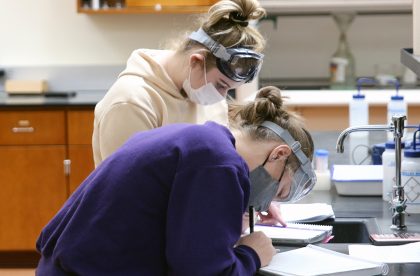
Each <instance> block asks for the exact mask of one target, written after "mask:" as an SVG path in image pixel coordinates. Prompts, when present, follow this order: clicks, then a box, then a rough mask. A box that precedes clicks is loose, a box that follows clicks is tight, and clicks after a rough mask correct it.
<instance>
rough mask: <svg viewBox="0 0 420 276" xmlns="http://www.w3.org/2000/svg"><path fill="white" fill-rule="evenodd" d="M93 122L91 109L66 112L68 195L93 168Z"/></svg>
mask: <svg viewBox="0 0 420 276" xmlns="http://www.w3.org/2000/svg"><path fill="white" fill-rule="evenodd" d="M93 120H94V113H93V110H91V109H88V110H70V111H68V112H67V127H68V144H69V146H68V147H69V151H68V159H70V161H71V164H70V174H69V181H70V194H71V193H72V192H73V191H74V190H75V189H76V188H77V187H78V186H79V184H80V183H82V181H83V180H84V179H85V178H86V177H87V176H88V175H89V174H90V173H91V171H92V170H93V169H94V167H95V165H94V162H93V152H92V132H93Z"/></svg>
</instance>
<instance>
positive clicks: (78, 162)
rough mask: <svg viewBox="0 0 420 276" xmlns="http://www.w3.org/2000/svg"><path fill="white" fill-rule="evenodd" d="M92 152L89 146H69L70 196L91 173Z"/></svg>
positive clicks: (93, 166)
mask: <svg viewBox="0 0 420 276" xmlns="http://www.w3.org/2000/svg"><path fill="white" fill-rule="evenodd" d="M92 156H93V152H92V146H91V145H69V159H70V160H71V165H70V166H71V167H70V175H69V179H70V194H72V193H73V192H74V191H75V190H76V189H77V187H79V185H80V184H81V183H82V182H83V180H84V179H85V178H86V177H87V176H88V175H89V174H90V173H91V172H92V171H93V169H94V168H95V165H94V163H93V157H92Z"/></svg>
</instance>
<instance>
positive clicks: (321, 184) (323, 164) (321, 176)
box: [314, 149, 331, 190]
mask: <svg viewBox="0 0 420 276" xmlns="http://www.w3.org/2000/svg"><path fill="white" fill-rule="evenodd" d="M328 154H329V153H328V151H327V150H323V149H319V150H316V151H315V158H314V169H315V175H316V178H317V180H316V184H315V186H314V190H329V189H330V188H331V173H330V170H329V169H328Z"/></svg>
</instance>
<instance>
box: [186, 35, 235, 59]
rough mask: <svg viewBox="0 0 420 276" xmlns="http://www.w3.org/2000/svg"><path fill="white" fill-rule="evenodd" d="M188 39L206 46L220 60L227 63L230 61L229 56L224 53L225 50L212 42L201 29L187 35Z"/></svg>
mask: <svg viewBox="0 0 420 276" xmlns="http://www.w3.org/2000/svg"><path fill="white" fill-rule="evenodd" d="M189 38H190V39H192V40H195V41H197V42H200V43H201V44H203V45H204V46H206V47H207V48H208V49H209V50H210V51H211V52H212V53H213V54H214V55H215V56H216V57H218V58H220V59H222V60H224V61H229V60H230V59H231V55H230V54H229V53H228V52H227V51H226V48H225V47H224V46H223V45H221V44H220V43H217V42H216V41H214V40H213V38H211V37H210V36H209V35H208V34H207V33H206V32H205V31H204V30H203V29H202V28H200V29H198V30H197V31H195V32H192V33H191V34H190V35H189Z"/></svg>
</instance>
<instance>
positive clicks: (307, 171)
mask: <svg viewBox="0 0 420 276" xmlns="http://www.w3.org/2000/svg"><path fill="white" fill-rule="evenodd" d="M261 126H263V127H266V128H268V129H270V130H272V131H273V132H274V133H276V134H277V135H278V136H279V137H280V138H281V139H283V140H284V141H285V142H286V144H287V145H288V146H289V147H290V148H291V150H292V152H293V153H294V154H295V156H296V158H297V159H298V161H299V163H300V166H299V168H298V169H297V170H296V171H295V172H294V173H293V178H292V183H291V187H290V192H289V194H288V195H287V197H286V198H277V199H276V200H278V201H280V202H295V201H298V200H300V199H302V198H303V197H305V196H306V195H307V194H308V193H309V192H310V191H311V190H312V188H313V187H314V185H315V183H316V175H315V172H314V170H313V168H312V163H311V161H310V160H309V158H308V157H306V155H305V154H304V153H303V151H302V149H301V144H300V143H299V142H298V141H296V140H295V139H293V137H292V135H290V133H289V132H288V131H287V130H285V129H283V128H282V127H280V126H279V125H277V124H275V123H273V122H269V121H264V122H263V123H262V124H261Z"/></svg>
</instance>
